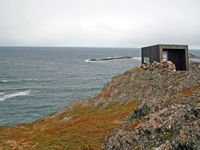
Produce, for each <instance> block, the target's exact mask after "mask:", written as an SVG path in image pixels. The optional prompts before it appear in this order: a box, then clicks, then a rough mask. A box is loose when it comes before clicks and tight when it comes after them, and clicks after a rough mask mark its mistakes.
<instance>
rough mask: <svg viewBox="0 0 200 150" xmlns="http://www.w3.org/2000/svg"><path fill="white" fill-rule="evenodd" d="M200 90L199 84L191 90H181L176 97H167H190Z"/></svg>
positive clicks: (169, 96)
mask: <svg viewBox="0 0 200 150" xmlns="http://www.w3.org/2000/svg"><path fill="white" fill-rule="evenodd" d="M199 88H200V84H197V85H195V86H193V87H190V88H185V89H183V90H181V91H180V92H178V93H176V94H174V95H168V96H166V98H167V99H169V98H171V97H179V96H189V95H191V94H193V92H194V91H195V90H197V89H199Z"/></svg>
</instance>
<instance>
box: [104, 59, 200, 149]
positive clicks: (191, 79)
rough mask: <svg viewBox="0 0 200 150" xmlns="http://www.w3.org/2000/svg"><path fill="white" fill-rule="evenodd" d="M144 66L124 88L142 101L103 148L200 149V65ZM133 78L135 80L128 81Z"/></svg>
mask: <svg viewBox="0 0 200 150" xmlns="http://www.w3.org/2000/svg"><path fill="white" fill-rule="evenodd" d="M141 69H143V70H144V71H141V70H139V71H136V72H134V73H132V74H131V73H130V75H129V76H127V77H128V79H127V83H126V88H124V91H123V92H125V93H126V94H124V95H126V96H128V95H129V96H128V97H131V96H132V97H135V98H136V99H140V104H139V106H138V107H137V108H136V109H135V110H134V111H133V112H132V113H131V114H130V115H129V116H128V117H127V118H126V121H127V123H126V125H124V126H123V127H121V128H119V129H116V130H114V131H112V136H110V137H109V136H108V137H107V143H106V144H105V147H104V148H105V149H106V150H129V149H130V150H132V149H143V150H147V149H156V150H172V149H173V150H177V149H178V150H179V149H180V150H198V149H200V76H199V75H200V65H199V64H198V63H194V62H190V71H175V66H174V65H173V64H172V63H171V62H161V63H158V62H155V63H153V64H152V65H142V66H141ZM132 78H134V80H136V82H131V83H129V82H128V80H129V81H131V79H132ZM137 81H138V82H137ZM130 84H131V85H130ZM125 89H126V90H129V89H131V94H127V91H126V90H125ZM121 90H122V89H121Z"/></svg>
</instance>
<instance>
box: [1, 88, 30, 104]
mask: <svg viewBox="0 0 200 150" xmlns="http://www.w3.org/2000/svg"><path fill="white" fill-rule="evenodd" d="M29 94H30V90H26V91H22V92H16V93H12V94H7V95H3V96H1V97H0V101H4V100H6V99H10V98H13V97H17V96H27V95H29Z"/></svg>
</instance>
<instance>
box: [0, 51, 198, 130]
mask: <svg viewBox="0 0 200 150" xmlns="http://www.w3.org/2000/svg"><path fill="white" fill-rule="evenodd" d="M198 54H199V53H198ZM119 56H131V57H133V58H132V59H121V60H118V59H117V60H108V61H95V62H91V61H89V59H92V58H108V57H119ZM140 64H141V59H140V49H137V48H86V47H85V48H79V47H77V48H76V47H74V48H70V47H0V126H9V125H16V124H20V123H29V122H32V121H35V120H37V119H39V118H41V117H43V116H45V115H47V114H49V113H51V112H54V111H57V110H60V109H62V108H63V107H64V106H65V105H67V104H68V103H70V102H71V101H73V100H75V99H77V98H87V97H91V96H94V95H95V94H97V93H99V92H100V91H101V89H102V87H103V85H104V84H105V83H106V82H108V81H111V78H112V77H113V76H116V75H119V74H122V73H123V72H125V71H126V70H128V69H131V68H132V67H134V66H139V65H140Z"/></svg>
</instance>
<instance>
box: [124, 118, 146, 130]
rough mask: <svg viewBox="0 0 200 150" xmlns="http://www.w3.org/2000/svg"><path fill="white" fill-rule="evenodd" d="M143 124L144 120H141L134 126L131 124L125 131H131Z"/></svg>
mask: <svg viewBox="0 0 200 150" xmlns="http://www.w3.org/2000/svg"><path fill="white" fill-rule="evenodd" d="M145 122H146V120H142V121H138V122H136V123H134V124H131V125H129V126H128V127H127V128H126V129H125V131H131V130H132V129H133V128H136V127H139V126H140V125H142V124H143V123H145Z"/></svg>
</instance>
